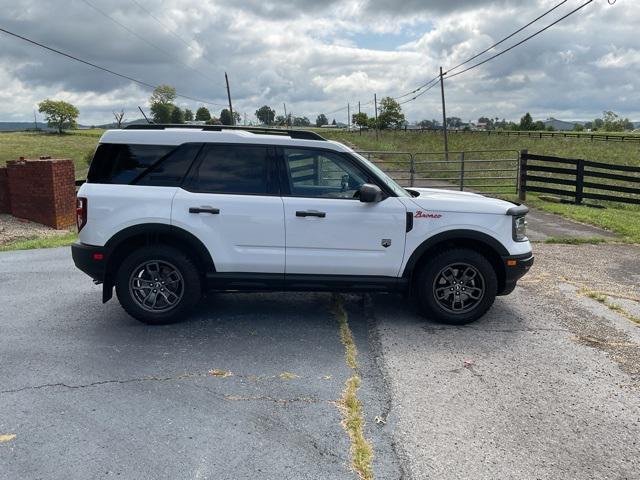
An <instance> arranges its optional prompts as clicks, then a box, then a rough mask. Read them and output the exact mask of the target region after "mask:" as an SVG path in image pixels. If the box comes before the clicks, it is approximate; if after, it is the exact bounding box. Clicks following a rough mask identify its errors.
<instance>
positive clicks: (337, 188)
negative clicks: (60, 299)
mask: <svg viewBox="0 0 640 480" xmlns="http://www.w3.org/2000/svg"><path fill="white" fill-rule="evenodd" d="M179 127H180V128H179ZM185 127H186V128H185ZM77 202H78V205H77V217H78V230H79V232H80V234H79V241H78V242H77V243H75V244H74V245H73V246H72V253H73V259H74V262H75V264H76V266H77V267H78V268H79V269H81V270H82V271H84V272H85V273H87V274H88V275H90V276H91V277H92V278H93V279H94V281H95V282H97V283H102V285H103V293H102V300H103V302H106V301H108V300H109V299H110V298H111V297H112V295H113V288H114V287H115V290H116V294H117V296H118V299H119V300H120V303H121V305H122V306H123V307H124V309H125V310H126V311H127V312H128V313H129V314H130V315H132V316H133V317H135V318H137V319H138V320H140V321H142V322H145V323H149V324H162V323H169V322H173V321H176V320H180V319H182V318H184V317H185V315H186V314H187V313H188V311H189V310H190V309H191V308H192V307H193V306H195V305H196V304H197V302H198V300H199V299H200V297H201V295H202V294H203V293H204V292H205V291H211V290H214V291H259V290H271V291H278V290H287V291H340V292H399V293H403V292H404V293H411V296H412V297H414V298H415V299H416V300H417V303H418V305H419V307H420V309H421V311H422V312H423V314H424V315H425V316H426V317H428V318H432V319H434V320H437V321H441V322H446V323H452V324H464V323H468V322H471V321H474V320H476V319H478V318H479V317H481V316H482V315H483V314H484V313H485V312H486V311H487V310H488V309H489V308H490V307H491V305H492V304H493V301H494V299H495V297H496V295H506V294H508V293H510V292H511V291H512V290H513V289H514V288H515V285H516V281H517V280H518V279H519V278H520V277H521V276H522V275H524V274H525V273H526V272H527V270H528V269H529V267H530V266H531V265H532V264H533V256H532V253H531V245H530V243H529V241H528V239H527V237H526V220H525V215H526V213H527V212H528V209H527V208H526V207H525V206H523V205H520V206H518V205H514V204H512V203H509V202H506V201H503V200H498V199H493V198H486V197H483V196H481V195H477V194H473V193H462V192H453V191H447V190H436V189H431V188H402V187H400V186H399V185H398V184H397V183H396V182H395V181H394V180H392V179H391V178H389V177H388V176H387V175H386V174H385V173H384V172H382V171H381V170H380V169H379V168H378V167H377V166H376V165H374V164H373V163H371V162H369V161H368V160H367V159H365V158H364V157H362V156H360V155H358V154H357V153H356V152H354V151H353V150H352V149H350V148H348V147H346V146H345V145H342V144H340V143H337V142H333V141H327V140H325V139H324V138H323V137H321V136H320V135H318V134H317V133H314V132H311V131H301V130H275V129H259V128H251V127H246V128H237V127H236V128H232V127H224V126H185V125H181V126H171V125H155V124H151V125H133V126H129V127H127V128H125V129H123V130H109V131H107V132H105V133H104V135H103V136H102V138H101V139H100V143H99V145H98V147H97V149H96V152H95V155H94V158H93V161H92V162H91V166H90V168H89V173H88V176H87V180H86V183H84V185H82V187H81V188H80V190H79V192H78V200H77Z"/></svg>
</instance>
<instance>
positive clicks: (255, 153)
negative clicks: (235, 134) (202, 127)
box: [185, 144, 273, 195]
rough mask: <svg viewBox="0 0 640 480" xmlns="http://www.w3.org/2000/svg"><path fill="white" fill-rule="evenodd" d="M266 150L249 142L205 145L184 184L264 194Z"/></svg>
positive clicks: (267, 181) (268, 187) (268, 165)
mask: <svg viewBox="0 0 640 480" xmlns="http://www.w3.org/2000/svg"><path fill="white" fill-rule="evenodd" d="M269 151H270V149H269V147H262V146H253V145H214V144H209V145H205V146H204V148H203V150H202V153H201V154H200V156H199V160H198V162H197V164H196V166H195V168H194V169H193V173H192V174H190V175H189V177H190V178H189V180H188V181H187V182H186V185H185V186H186V188H187V189H188V190H192V191H196V192H206V193H229V194H245V195H268V194H269V193H271V181H270V177H271V174H270V172H271V165H272V163H273V162H272V156H271V155H270V154H269Z"/></svg>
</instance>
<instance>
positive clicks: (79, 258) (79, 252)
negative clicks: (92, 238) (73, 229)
mask: <svg viewBox="0 0 640 480" xmlns="http://www.w3.org/2000/svg"><path fill="white" fill-rule="evenodd" d="M71 256H72V257H73V263H75V264H76V267H77V268H79V269H80V270H82V271H83V272H84V273H86V274H87V275H89V276H90V277H91V278H93V279H94V280H95V281H97V282H103V281H104V276H105V265H106V263H107V255H106V252H105V249H104V247H95V246H93V245H85V244H84V243H80V242H75V243H74V244H73V245H71Z"/></svg>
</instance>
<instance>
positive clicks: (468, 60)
mask: <svg viewBox="0 0 640 480" xmlns="http://www.w3.org/2000/svg"><path fill="white" fill-rule="evenodd" d="M568 1H569V0H563V1H562V2H560V3H559V4H558V5H556V6H555V7H553V8H550V9H549V10H547V11H546V12H544V13H543V14H542V15H540V16H538V17H536V18H534V19H533V20H531V21H530V22H529V23H527V24H526V25H524V26H523V27H520V28H519V29H518V30H516V31H515V32H513V33H511V34H509V35H507V36H506V37H504V38H503V39H502V40H500V41H498V42H496V43H494V44H493V45H491V46H490V47H488V48H486V49H485V50H483V51H481V52H480V53H478V54H476V55H474V56H473V57H471V58H468V59H467V60H465V61H464V62H462V63H459V64H458V65H456V66H455V67H453V68H450V69H449V70H448V72H451V71H453V70H456V69H457V68H459V67H461V66H462V65H466V64H467V63H469V62H471V61H472V60H475V59H476V58H478V57H479V56H481V55H484V54H485V53H487V52H488V51H490V50H493V49H494V48H495V47H497V46H498V45H501V44H503V43H504V42H506V41H507V40H509V39H510V38H513V37H514V36H516V35H517V34H518V33H520V32H521V31H523V30H524V29H525V28H528V27H530V26H531V25H533V24H534V23H536V22H537V21H538V20H540V19H542V18H544V17H546V16H547V15H549V14H550V13H551V12H553V11H554V10H556V9H557V8H560V7H561V6H562V5H564V4H565V3H567V2H568Z"/></svg>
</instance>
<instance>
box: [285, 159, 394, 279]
mask: <svg viewBox="0 0 640 480" xmlns="http://www.w3.org/2000/svg"><path fill="white" fill-rule="evenodd" d="M283 150H284V152H283V153H284V155H283V156H284V169H285V172H284V175H282V177H281V178H283V181H284V182H286V183H288V189H287V190H288V194H287V193H284V194H283V201H284V218H285V231H286V269H285V273H287V274H313V275H375V276H388V277H396V276H397V275H398V274H399V271H400V266H401V264H402V259H403V255H404V242H405V231H406V211H407V210H406V208H405V206H404V205H403V204H402V202H400V200H398V198H396V197H387V198H385V199H384V200H383V201H381V202H378V203H362V202H360V201H359V199H358V198H357V196H358V191H359V188H360V186H361V185H362V184H364V183H371V182H372V179H371V178H369V177H368V174H367V173H366V171H364V170H363V169H362V168H361V167H359V166H358V165H357V163H356V162H355V161H354V159H352V158H350V157H349V156H347V155H343V154H340V153H336V152H330V151H326V150H319V149H306V148H285V149H283Z"/></svg>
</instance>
